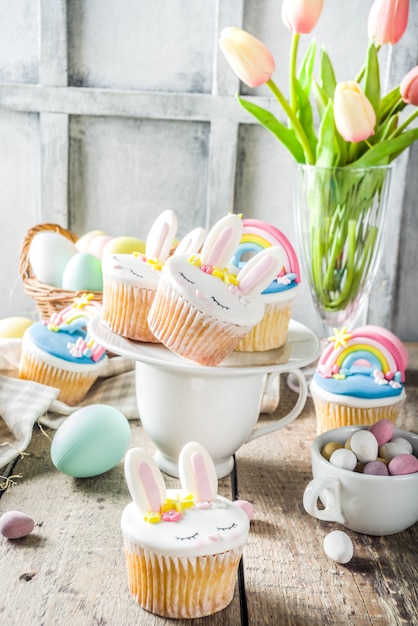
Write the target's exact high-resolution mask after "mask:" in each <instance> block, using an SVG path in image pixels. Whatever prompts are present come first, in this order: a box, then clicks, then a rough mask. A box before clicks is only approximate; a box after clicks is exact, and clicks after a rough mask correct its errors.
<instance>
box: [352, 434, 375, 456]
mask: <svg viewBox="0 0 418 626" xmlns="http://www.w3.org/2000/svg"><path fill="white" fill-rule="evenodd" d="M350 448H351V449H352V451H353V452H354V454H355V455H356V457H357V458H358V460H359V461H360V462H362V463H367V462H368V461H375V460H376V458H377V453H378V443H377V439H376V437H375V436H374V435H373V433H371V432H370V431H368V430H357V431H356V432H355V433H354V434H353V435H352V436H351V439H350Z"/></svg>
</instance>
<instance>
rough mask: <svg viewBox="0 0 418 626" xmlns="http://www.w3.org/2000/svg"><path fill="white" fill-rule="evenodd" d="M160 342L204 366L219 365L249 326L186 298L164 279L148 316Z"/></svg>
mask: <svg viewBox="0 0 418 626" xmlns="http://www.w3.org/2000/svg"><path fill="white" fill-rule="evenodd" d="M148 324H149V327H150V329H151V331H152V332H153V334H154V335H155V337H157V339H159V341H161V342H162V343H163V344H164V345H165V346H166V347H167V348H170V350H173V352H176V353H177V354H180V355H181V356H183V357H185V358H187V359H191V360H192V361H196V362H197V363H200V364H201V365H209V366H212V365H218V363H220V362H221V361H223V359H224V358H225V357H226V356H227V355H228V354H229V353H230V352H232V350H234V348H235V347H236V345H237V344H238V343H239V341H240V339H241V338H242V337H243V336H244V335H245V334H246V333H247V332H248V330H249V327H248V326H238V325H236V324H230V323H227V322H222V321H220V320H217V319H215V318H212V317H210V316H209V315H208V314H206V313H202V312H201V311H199V310H198V309H197V308H196V307H194V306H193V305H191V304H190V303H189V302H187V301H186V300H184V298H182V297H181V295H180V294H179V293H178V292H177V291H176V290H175V289H174V288H172V287H171V285H169V284H168V283H166V282H164V283H163V284H162V281H160V286H159V288H158V291H157V293H156V296H155V299H154V302H153V304H152V307H151V311H150V314H149V316H148Z"/></svg>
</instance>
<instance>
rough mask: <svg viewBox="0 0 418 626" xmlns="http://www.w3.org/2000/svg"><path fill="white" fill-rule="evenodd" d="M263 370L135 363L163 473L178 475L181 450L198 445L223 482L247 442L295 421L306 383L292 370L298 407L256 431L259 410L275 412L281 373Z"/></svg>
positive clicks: (143, 412) (142, 410)
mask: <svg viewBox="0 0 418 626" xmlns="http://www.w3.org/2000/svg"><path fill="white" fill-rule="evenodd" d="M259 369H260V371H257V368H248V369H246V368H233V367H232V368H223V367H222V368H221V367H218V368H217V367H201V366H196V367H195V368H184V367H182V366H181V365H177V364H176V362H175V361H173V362H167V363H165V362H162V361H161V362H159V363H156V364H153V363H144V362H141V361H139V362H137V363H136V392H137V402H138V409H139V416H140V419H141V422H142V425H143V427H144V430H145V432H146V433H147V435H148V436H149V438H150V439H151V441H152V442H153V443H154V445H155V447H156V448H157V452H156V461H157V463H158V466H159V467H160V469H162V470H163V471H164V472H166V473H167V474H170V475H172V476H178V475H179V474H178V466H177V459H178V456H179V454H180V450H181V449H182V448H183V446H184V445H185V444H186V443H187V442H188V441H197V442H199V443H201V444H202V445H203V446H204V447H205V448H206V449H207V450H208V452H209V454H210V456H211V457H212V459H213V461H214V464H215V468H216V472H217V475H218V478H221V477H222V476H226V475H227V474H229V473H230V472H231V470H232V468H233V466H234V459H233V455H234V454H235V452H236V451H237V450H238V449H239V448H240V447H241V446H242V445H243V444H244V443H246V442H248V441H252V440H253V439H256V438H257V437H261V436H262V435H266V434H268V433H271V432H273V431H275V430H277V429H279V428H282V427H283V426H286V425H287V424H289V423H290V422H292V421H293V420H294V419H296V417H297V416H298V415H299V414H300V413H301V411H302V409H303V407H304V406H305V402H306V397H307V384H306V379H305V376H304V375H303V373H302V372H301V371H300V370H299V369H291V368H289V370H288V371H289V372H292V374H293V375H294V376H295V377H296V378H297V380H298V381H299V386H300V388H299V395H298V396H297V401H296V404H295V405H294V407H293V408H292V410H291V411H290V412H289V413H288V414H287V415H285V416H284V417H281V418H280V419H277V420H273V421H271V422H270V423H269V424H267V425H265V426H262V427H256V423H257V420H258V417H259V414H260V411H261V408H262V407H263V406H264V407H266V410H267V411H269V410H270V411H271V407H272V406H274V407H276V406H277V403H278V400H279V395H278V393H279V391H278V381H279V373H278V372H277V371H275V368H274V367H272V368H271V371H268V369H267V371H266V368H259ZM280 371H281V373H283V367H281V370H280Z"/></svg>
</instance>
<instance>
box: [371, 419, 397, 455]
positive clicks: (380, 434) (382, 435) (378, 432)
mask: <svg viewBox="0 0 418 626" xmlns="http://www.w3.org/2000/svg"><path fill="white" fill-rule="evenodd" d="M394 430H395V424H394V423H393V422H392V421H391V420H389V419H384V420H379V421H378V422H376V423H375V424H372V425H371V426H370V428H369V432H371V433H373V435H374V436H375V437H376V440H377V445H378V446H379V448H380V446H383V444H384V443H387V442H388V441H390V440H391V439H392V435H393V431H394Z"/></svg>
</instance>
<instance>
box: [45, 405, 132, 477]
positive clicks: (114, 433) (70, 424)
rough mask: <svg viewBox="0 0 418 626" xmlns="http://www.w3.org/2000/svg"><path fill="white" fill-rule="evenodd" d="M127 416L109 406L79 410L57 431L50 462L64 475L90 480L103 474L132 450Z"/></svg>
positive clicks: (87, 407)
mask: <svg viewBox="0 0 418 626" xmlns="http://www.w3.org/2000/svg"><path fill="white" fill-rule="evenodd" d="M130 440H131V429H130V426H129V422H128V420H127V419H126V417H125V416H124V415H123V413H121V412H120V411H118V410H117V409H115V408H114V407H111V406H109V405H106V404H91V405H90V406H85V407H83V408H82V409H78V410H77V411H75V412H74V413H72V414H71V415H69V417H67V419H66V420H65V422H64V423H63V424H62V425H61V426H60V427H59V428H58V430H57V432H56V433H55V436H54V439H53V440H52V445H51V459H52V462H53V464H54V465H55V467H56V468H57V469H59V470H60V471H61V472H62V473H63V474H68V475H69V476H74V477H76V478H87V477H90V476H98V475H99V474H104V472H107V471H108V470H110V469H112V468H113V467H115V465H117V464H118V463H119V461H120V460H121V459H122V457H123V456H124V454H125V452H126V451H127V449H128V447H129V443H130Z"/></svg>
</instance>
